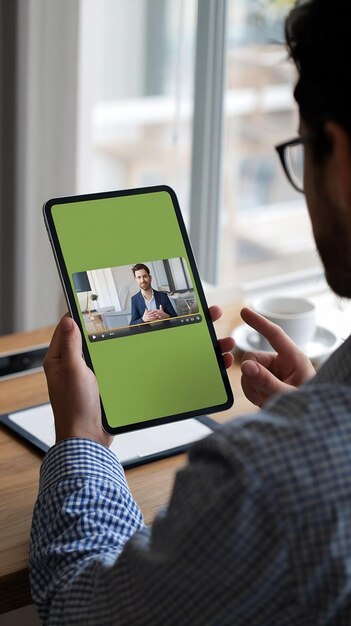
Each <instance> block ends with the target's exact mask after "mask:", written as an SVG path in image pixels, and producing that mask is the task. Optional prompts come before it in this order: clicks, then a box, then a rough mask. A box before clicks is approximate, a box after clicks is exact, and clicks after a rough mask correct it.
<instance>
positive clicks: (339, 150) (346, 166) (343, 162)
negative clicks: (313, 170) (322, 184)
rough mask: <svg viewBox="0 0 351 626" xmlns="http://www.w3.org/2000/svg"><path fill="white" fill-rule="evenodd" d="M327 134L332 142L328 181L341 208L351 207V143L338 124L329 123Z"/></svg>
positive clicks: (327, 173)
mask: <svg viewBox="0 0 351 626" xmlns="http://www.w3.org/2000/svg"><path fill="white" fill-rule="evenodd" d="M325 133H326V135H327V137H328V139H329V142H330V153H329V154H328V156H327V159H326V160H327V161H328V171H327V172H326V175H327V176H328V178H329V180H328V181H326V182H327V184H328V183H329V184H330V185H331V186H332V188H333V194H334V195H335V194H336V196H337V199H338V202H339V205H340V206H344V207H346V208H348V209H349V208H350V206H351V143H350V138H349V135H348V133H347V132H346V130H345V129H344V128H343V127H342V126H340V124H338V123H337V122H331V121H330V122H327V123H326V124H325Z"/></svg>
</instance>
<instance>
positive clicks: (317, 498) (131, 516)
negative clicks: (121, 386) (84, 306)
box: [30, 0, 351, 626]
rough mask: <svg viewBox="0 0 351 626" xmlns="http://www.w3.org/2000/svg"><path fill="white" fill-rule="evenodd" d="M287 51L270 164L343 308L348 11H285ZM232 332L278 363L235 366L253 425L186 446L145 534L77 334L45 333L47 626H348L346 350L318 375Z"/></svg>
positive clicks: (350, 447)
mask: <svg viewBox="0 0 351 626" xmlns="http://www.w3.org/2000/svg"><path fill="white" fill-rule="evenodd" d="M286 36H287V41H288V49H289V52H290V55H291V57H292V59H293V61H294V63H295V65H296V68H297V71H298V80H297V85H296V89H295V98H296V101H297V104H298V107H299V114H300V124H299V130H298V135H299V136H298V137H297V138H296V139H295V140H294V142H292V141H288V142H286V143H285V144H284V146H281V147H280V150H281V152H282V154H283V157H284V167H285V170H286V173H287V174H288V176H289V178H291V179H292V180H294V183H295V184H296V186H297V183H298V184H299V188H301V189H303V190H304V192H305V196H306V201H307V206H308V211H309V214H310V218H311V222H312V228H313V234H314V238H315V241H316V245H317V248H318V251H319V254H320V257H321V259H322V262H323V264H324V268H325V274H326V278H327V280H328V283H329V285H330V286H331V288H332V289H333V290H334V291H335V292H336V293H337V294H339V295H341V296H343V297H348V298H350V297H351V72H350V60H351V52H350V51H351V43H350V42H351V2H350V0H332V1H331V0H307V1H304V2H303V1H300V2H298V4H297V6H296V8H295V9H293V10H292V11H291V13H290V14H289V17H288V18H287V22H286ZM292 144H293V145H294V146H296V145H300V148H301V150H302V153H303V154H304V157H305V159H304V175H303V178H302V179H301V180H300V181H297V180H296V178H295V179H293V174H294V171H293V170H292V169H291V168H292V165H293V162H292V161H291V160H289V159H288V160H287V159H286V151H287V150H289V146H291V145H292ZM215 317H218V311H217V312H216V315H215V316H214V318H215ZM242 317H243V319H244V320H245V321H246V322H247V323H248V324H249V325H250V326H252V327H253V328H254V329H255V330H256V331H258V332H261V333H262V334H263V335H264V336H265V337H266V338H267V339H268V340H269V342H270V343H271V345H272V346H273V348H274V349H275V353H249V354H246V355H244V359H243V362H242V364H241V369H242V385H243V389H244V391H245V394H246V395H247V397H248V398H249V399H250V400H251V401H252V402H253V403H254V404H256V405H258V406H260V407H261V410H260V411H259V412H255V413H252V414H251V415H246V416H244V417H238V418H235V419H233V420H231V421H229V422H227V423H226V424H224V425H223V426H221V427H220V428H219V429H218V430H217V431H216V432H215V433H213V434H212V435H211V436H210V437H207V438H206V439H203V440H202V441H200V442H198V443H196V444H195V445H193V446H192V448H191V449H190V452H189V460H188V463H187V465H185V467H183V468H182V469H181V470H180V471H179V472H178V473H177V476H176V478H175V483H174V486H173V490H172V493H171V496H170V499H169V502H168V504H167V506H166V507H165V508H164V509H163V510H162V511H161V512H159V513H158V515H157V516H156V518H155V520H154V522H153V524H152V526H151V527H149V528H148V527H146V526H145V525H144V523H143V520H142V516H141V513H140V511H139V508H138V506H137V504H136V502H135V500H134V498H133V496H132V494H131V492H130V490H129V487H128V484H127V481H126V479H125V476H124V473H123V470H122V467H121V465H120V463H119V462H118V459H117V458H116V457H115V455H114V454H113V453H112V452H110V451H109V450H108V448H107V447H106V446H107V445H108V444H109V443H110V441H109V439H108V437H107V436H106V435H105V434H104V433H103V431H102V429H101V421H100V420H101V416H100V403H99V394H98V388H97V382H96V379H95V377H94V375H93V373H92V372H91V370H89V369H88V368H87V366H86V365H85V363H84V361H83V359H82V358H81V349H82V348H81V336H80V333H79V331H78V328H77V326H76V324H75V323H74V322H73V321H72V320H71V319H69V318H68V317H67V318H64V319H63V320H62V321H61V323H60V324H59V326H58V327H57V329H56V331H55V334H54V337H53V340H52V344H51V347H50V348H49V351H48V354H47V357H46V361H45V372H46V376H47V380H48V387H49V393H50V398H51V403H52V407H53V411H54V416H55V427H56V437H57V439H56V445H55V446H53V447H52V448H51V449H50V450H49V452H48V453H47V455H46V457H45V459H44V462H43V465H42V469H41V477H40V489H39V496H38V500H37V503H36V507H35V510H34V516H33V523H32V534H31V548H30V575H31V589H32V595H33V599H34V601H35V603H36V605H37V607H38V609H39V613H40V616H41V618H42V619H43V620H44V623H45V625H46V626H56V625H57V626H58V625H63V624H79V625H80V624H81V625H83V624H84V625H89V624H91V625H94V626H100V625H101V626H102V625H103V626H112V625H117V624H118V625H127V624H128V625H133V626H140V625H146V626H148V625H149V626H159V625H160V626H161V625H162V626H173V625H176V626H350V624H351V337H349V338H348V339H347V340H346V341H345V342H344V343H343V344H342V345H341V346H340V347H339V348H338V349H337V350H336V351H335V352H334V353H333V354H332V355H331V357H330V358H329V359H328V360H327V361H326V363H324V365H323V366H322V367H321V368H320V369H319V370H318V372H317V373H316V372H314V370H313V367H312V365H311V363H310V361H309V360H308V359H307V357H306V356H305V355H304V354H303V353H302V352H301V351H300V350H299V349H298V348H297V347H296V345H295V344H294V343H293V342H292V341H291V340H290V339H289V338H288V337H287V336H286V335H285V334H284V332H283V331H282V329H281V328H279V327H278V326H276V325H274V324H271V323H270V322H269V321H268V320H266V319H265V318H262V317H260V316H259V315H258V314H256V313H254V311H252V310H250V309H248V308H245V309H243V311H242ZM231 345H232V344H231V343H230V342H229V340H226V342H225V343H223V341H222V344H221V348H222V352H226V351H228V350H230V349H231V348H230V346H231ZM170 358H171V355H170ZM223 358H224V363H225V364H226V365H227V366H228V365H230V363H231V359H230V355H228V354H227V355H224V357H223ZM120 367H123V363H121V364H120ZM141 382H145V385H146V389H147V372H146V375H145V381H141Z"/></svg>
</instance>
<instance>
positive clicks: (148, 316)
mask: <svg viewBox="0 0 351 626" xmlns="http://www.w3.org/2000/svg"><path fill="white" fill-rule="evenodd" d="M142 319H143V321H144V322H154V321H155V320H156V319H157V317H156V315H155V311H148V309H145V313H144V315H143V318H142Z"/></svg>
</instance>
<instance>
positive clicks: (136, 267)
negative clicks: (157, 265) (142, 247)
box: [132, 263, 150, 276]
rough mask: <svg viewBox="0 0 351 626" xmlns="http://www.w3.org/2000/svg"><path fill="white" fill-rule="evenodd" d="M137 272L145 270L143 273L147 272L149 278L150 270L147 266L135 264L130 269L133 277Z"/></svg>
mask: <svg viewBox="0 0 351 626" xmlns="http://www.w3.org/2000/svg"><path fill="white" fill-rule="evenodd" d="M138 270H145V272H147V273H148V274H149V276H150V270H149V268H148V266H147V265H144V263H136V264H135V265H134V266H133V267H132V272H133V274H134V276H135V272H137V271H138Z"/></svg>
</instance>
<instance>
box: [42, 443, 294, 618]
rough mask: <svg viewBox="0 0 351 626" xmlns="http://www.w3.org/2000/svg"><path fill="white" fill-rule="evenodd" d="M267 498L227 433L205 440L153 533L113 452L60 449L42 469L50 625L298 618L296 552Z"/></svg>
mask: <svg viewBox="0 0 351 626" xmlns="http://www.w3.org/2000/svg"><path fill="white" fill-rule="evenodd" d="M266 491H267V490H264V489H262V488H261V484H260V481H259V480H258V478H257V476H256V475H255V473H254V470H253V468H252V464H250V463H247V460H246V459H245V455H243V454H242V453H240V454H238V456H237V457H234V456H233V452H232V450H230V447H229V444H228V441H226V438H225V437H224V436H223V435H222V436H221V435H220V434H216V435H214V436H212V437H210V438H208V439H206V440H205V441H203V442H200V443H198V444H196V445H195V447H194V448H193V450H192V451H191V453H190V463H189V464H188V465H187V466H186V467H185V468H184V469H183V470H182V471H180V472H179V473H178V474H177V477H176V481H175V485H174V489H173V493H172V496H171V500H170V503H169V505H168V507H167V509H165V510H164V511H162V512H161V513H160V514H159V515H158V516H157V518H156V520H155V522H154V524H153V525H152V527H151V528H146V527H145V526H143V523H142V518H141V514H140V511H139V509H138V507H137V505H136V503H135V502H134V500H133V498H132V496H131V494H130V492H129V489H128V487H127V484H126V481H125V478H124V474H123V470H122V468H121V466H120V464H119V462H118V460H117V459H116V457H115V455H114V454H113V453H112V452H110V451H109V450H108V449H107V448H105V447H104V446H101V445H100V444H97V443H94V442H91V441H87V440H73V439H72V440H66V441H64V442H62V443H60V444H58V445H57V446H55V447H54V448H53V449H51V450H50V451H49V453H48V454H47V456H46V458H45V460H44V463H43V466H42V471H41V479H40V492H39V496H38V500H37V503H36V506H35V510H34V516H33V524H32V534H31V548H30V576H31V587H32V595H33V599H34V602H35V603H36V604H37V607H38V610H39V614H40V616H41V618H42V619H43V621H44V624H46V625H48V626H56V625H60V626H64V625H66V624H67V625H68V624H77V625H80V624H81V625H84V626H86V625H89V624H91V625H94V626H99V625H101V626H102V625H103V626H109V625H111V626H112V624H113V625H114V626H117V625H127V624H128V625H131V624H133V626H138V625H139V624H140V625H141V624H146V625H147V624H150V625H151V624H152V626H157V625H158V624H159V625H162V626H164V625H165V624H167V626H171V625H172V624H174V625H180V624H181V625H182V626H186V625H188V624H189V626H190V625H191V626H194V625H195V624H196V625H197V624H199V625H200V624H206V625H211V624H213V625H215V624H236V626H240V625H245V626H247V624H260V626H264V625H265V624H267V625H268V624H273V623H274V624H275V623H276V624H280V625H283V624H288V623H290V624H291V623H295V622H292V621H290V622H288V621H285V620H286V619H289V612H288V611H287V606H288V605H289V602H290V603H291V598H288V597H287V594H288V588H287V578H288V577H287V571H288V564H287V550H286V544H285V541H284V533H283V532H282V528H281V522H280V520H279V517H278V516H277V514H276V510H277V507H276V503H275V502H274V501H272V500H271V498H270V497H268V498H267V494H266ZM272 614H274V615H275V616H278V618H277V619H278V621H276V622H275V621H274V622H272V621H271V618H272ZM279 615H281V618H279ZM279 619H280V621H279Z"/></svg>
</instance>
